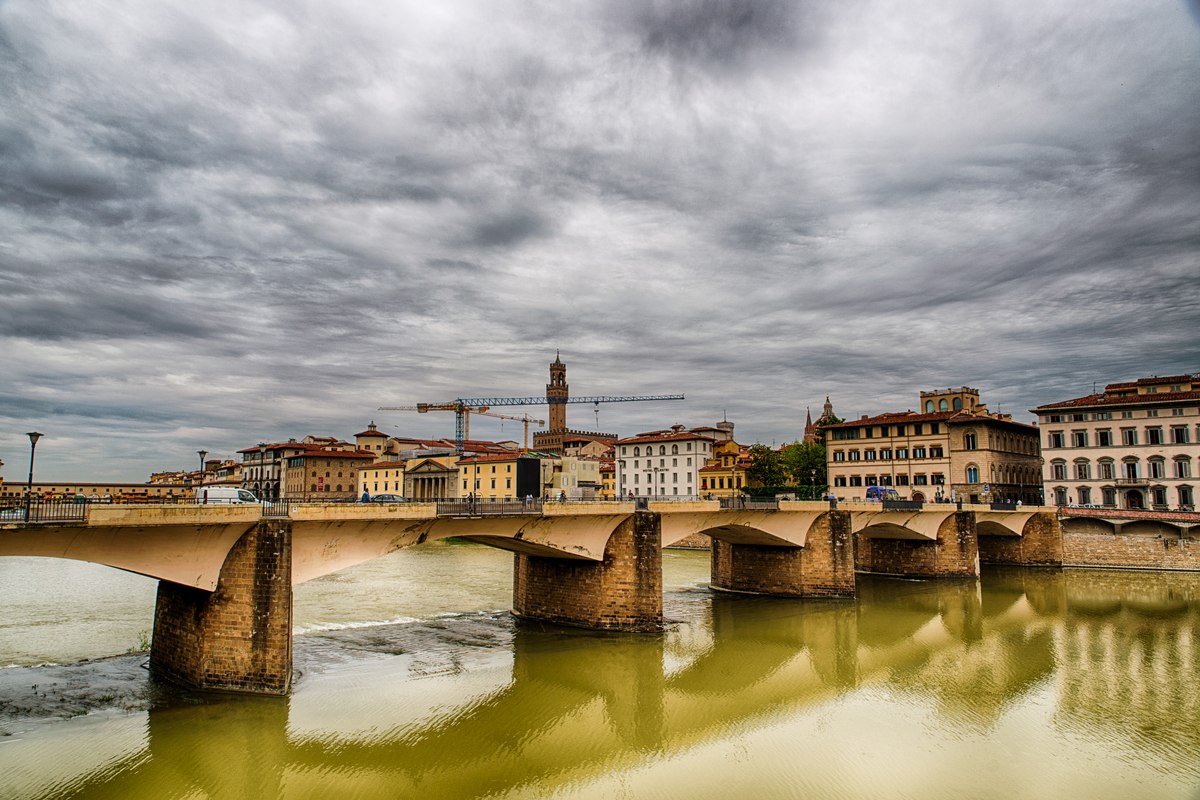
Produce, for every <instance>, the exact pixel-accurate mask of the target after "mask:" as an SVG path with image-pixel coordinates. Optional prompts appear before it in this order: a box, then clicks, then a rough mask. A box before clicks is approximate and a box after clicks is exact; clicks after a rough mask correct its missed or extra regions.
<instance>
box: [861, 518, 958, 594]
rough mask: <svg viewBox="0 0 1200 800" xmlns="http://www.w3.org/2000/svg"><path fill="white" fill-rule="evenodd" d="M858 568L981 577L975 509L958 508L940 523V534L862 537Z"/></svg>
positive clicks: (915, 575) (914, 574) (885, 572)
mask: <svg viewBox="0 0 1200 800" xmlns="http://www.w3.org/2000/svg"><path fill="white" fill-rule="evenodd" d="M857 563H858V569H860V570H862V571H863V572H876V573H880V574H883V575H903V576H905V577H913V578H978V577H979V537H978V535H977V533H976V530H975V513H974V512H973V511H958V512H955V513H953V514H950V515H949V516H947V517H946V519H945V520H944V521H943V522H942V524H941V525H939V526H938V531H937V538H936V539H935V540H934V541H929V540H927V539H891V538H877V537H867V536H863V535H862V534H859V537H858V556H857Z"/></svg>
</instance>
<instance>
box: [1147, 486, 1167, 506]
mask: <svg viewBox="0 0 1200 800" xmlns="http://www.w3.org/2000/svg"><path fill="white" fill-rule="evenodd" d="M1150 495H1151V496H1152V497H1153V501H1152V502H1153V503H1154V505H1156V506H1165V505H1166V504H1167V489H1166V487H1165V486H1155V487H1154V488H1153V489H1151V490H1150Z"/></svg>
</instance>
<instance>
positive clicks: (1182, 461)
mask: <svg viewBox="0 0 1200 800" xmlns="http://www.w3.org/2000/svg"><path fill="white" fill-rule="evenodd" d="M1175 477H1176V478H1190V477H1192V460H1191V459H1190V458H1186V457H1184V458H1177V459H1175Z"/></svg>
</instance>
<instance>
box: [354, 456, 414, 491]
mask: <svg viewBox="0 0 1200 800" xmlns="http://www.w3.org/2000/svg"><path fill="white" fill-rule="evenodd" d="M364 491H365V492H367V493H368V494H371V495H377V494H399V495H402V494H404V462H403V461H376V462H375V463H374V464H366V465H364V466H361V467H359V468H358V496H359V497H362V493H363V492H364Z"/></svg>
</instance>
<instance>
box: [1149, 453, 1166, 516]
mask: <svg viewBox="0 0 1200 800" xmlns="http://www.w3.org/2000/svg"><path fill="white" fill-rule="evenodd" d="M1146 465H1147V466H1148V467H1149V468H1150V477H1151V478H1165V477H1167V462H1166V460H1165V459H1162V458H1152V459H1150V460H1149V461H1147V462H1146ZM1165 503H1166V501H1165V500H1164V501H1163V502H1162V503H1158V504H1157V505H1164V504H1165Z"/></svg>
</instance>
